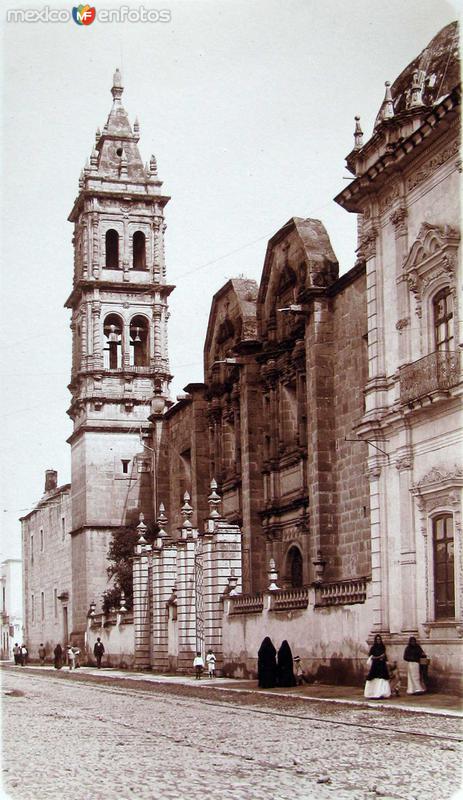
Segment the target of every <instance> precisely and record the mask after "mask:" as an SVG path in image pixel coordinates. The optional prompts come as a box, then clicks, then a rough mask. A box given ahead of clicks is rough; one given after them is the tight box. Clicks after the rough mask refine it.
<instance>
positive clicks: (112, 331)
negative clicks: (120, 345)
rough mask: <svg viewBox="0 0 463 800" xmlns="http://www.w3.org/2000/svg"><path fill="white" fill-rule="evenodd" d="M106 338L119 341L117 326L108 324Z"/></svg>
mask: <svg viewBox="0 0 463 800" xmlns="http://www.w3.org/2000/svg"><path fill="white" fill-rule="evenodd" d="M108 340H109V341H110V342H118V341H119V333H118V330H117V327H116V326H115V325H110V326H109V333H108Z"/></svg>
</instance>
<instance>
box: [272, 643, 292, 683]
mask: <svg viewBox="0 0 463 800" xmlns="http://www.w3.org/2000/svg"><path fill="white" fill-rule="evenodd" d="M277 659H278V664H277V683H278V686H295V685H296V678H295V677H294V670H293V654H292V652H291V648H290V646H289V644H288V642H287V641H286V639H285V640H284V641H283V642H282V643H281V647H280V649H279V650H278V656H277Z"/></svg>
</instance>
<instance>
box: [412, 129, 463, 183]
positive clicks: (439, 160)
mask: <svg viewBox="0 0 463 800" xmlns="http://www.w3.org/2000/svg"><path fill="white" fill-rule="evenodd" d="M459 150H460V143H459V142H458V140H455V141H454V142H452V143H451V144H449V145H448V147H446V148H444V150H441V152H440V153H437V155H435V156H434V157H433V158H431V159H430V160H429V161H428V162H427V164H425V165H424V166H423V167H421V169H419V170H418V171H417V172H415V174H414V175H412V176H411V177H410V178H409V179H408V181H407V189H408V191H411V189H414V188H415V186H418V185H419V184H420V183H422V182H423V181H425V180H426V178H428V177H429V176H430V175H431V174H432V173H433V172H434V171H435V170H436V169H437V168H438V167H440V166H442V164H444V163H445V162H446V161H448V159H449V158H451V157H452V156H454V155H456V154H457V153H458V152H459Z"/></svg>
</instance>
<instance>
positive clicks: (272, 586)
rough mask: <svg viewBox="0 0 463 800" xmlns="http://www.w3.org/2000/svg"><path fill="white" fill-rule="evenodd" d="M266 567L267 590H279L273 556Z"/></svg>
mask: <svg viewBox="0 0 463 800" xmlns="http://www.w3.org/2000/svg"><path fill="white" fill-rule="evenodd" d="M268 567H269V569H268V573H267V574H268V580H269V585H268V591H269V592H277V591H279V590H280V587H279V586H278V585H277V581H278V570H277V568H276V564H275V559H274V558H271V559H270V561H269V562H268Z"/></svg>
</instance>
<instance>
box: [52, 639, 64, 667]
mask: <svg viewBox="0 0 463 800" xmlns="http://www.w3.org/2000/svg"><path fill="white" fill-rule="evenodd" d="M53 655H54V660H53V664H54V667H55V669H61V667H62V666H63V648H62V647H61V645H60V643H59V642H58V644H57V645H56V647H55V649H54V650H53Z"/></svg>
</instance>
